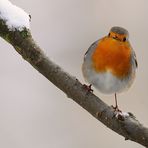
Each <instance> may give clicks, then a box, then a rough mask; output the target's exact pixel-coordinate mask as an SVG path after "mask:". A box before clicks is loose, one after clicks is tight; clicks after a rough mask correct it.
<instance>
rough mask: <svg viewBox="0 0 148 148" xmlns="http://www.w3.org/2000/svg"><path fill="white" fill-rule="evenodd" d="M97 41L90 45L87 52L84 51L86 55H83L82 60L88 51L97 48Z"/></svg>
mask: <svg viewBox="0 0 148 148" xmlns="http://www.w3.org/2000/svg"><path fill="white" fill-rule="evenodd" d="M98 41H99V40H97V41H95V42H94V43H92V44H91V45H90V47H89V48H88V50H87V51H86V53H85V55H84V59H85V57H86V56H87V54H88V53H89V52H90V51H92V50H93V49H95V48H96V46H97V44H98Z"/></svg>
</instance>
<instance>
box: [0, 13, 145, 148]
mask: <svg viewBox="0 0 148 148" xmlns="http://www.w3.org/2000/svg"><path fill="white" fill-rule="evenodd" d="M0 14H1V13H0ZM0 36H1V37H2V38H4V39H5V40H6V41H7V42H9V43H10V44H11V45H12V46H13V47H14V48H15V50H16V51H17V52H18V53H19V54H20V55H21V56H22V57H23V58H24V59H25V60H26V61H28V62H29V63H30V64H31V65H32V66H33V67H34V68H35V69H36V70H38V71H39V72H40V73H41V74H42V75H43V76H45V77H46V78H47V79H48V80H49V81H51V82H52V83H53V84H54V85H55V86H57V87H58V88H59V89H61V90H62V91H63V92H64V93H65V94H66V95H67V97H69V98H71V99H73V100H74V101H75V102H76V103H78V104H79V105H80V106H81V107H83V108H84V109H85V110H87V111H88V112H89V113H90V114H91V115H92V116H94V117H95V118H96V119H98V120H99V121H101V122H102V123H103V124H104V125H106V126H107V127H108V128H110V129H112V130H113V131H115V132H116V133H118V134H119V135H122V136H123V137H125V140H132V141H135V142H137V143H139V144H141V145H143V146H145V147H148V128H147V127H144V126H143V125H142V124H141V123H140V122H139V121H138V120H137V119H136V118H135V117H134V115H133V114H132V113H129V116H126V117H125V118H122V116H118V118H116V117H115V116H114V110H113V108H112V107H110V106H108V105H107V104H105V103H104V102H103V101H102V100H101V99H100V98H98V97H97V96H95V95H94V94H92V93H90V92H88V91H87V90H85V89H84V88H83V85H82V84H81V83H80V82H79V81H78V80H77V79H76V78H75V77H73V76H71V75H70V74H68V73H67V72H65V71H64V70H63V69H62V68H60V67H59V66H58V65H56V64H55V63H53V62H52V61H50V59H49V58H48V57H47V56H46V55H45V54H44V53H43V50H42V49H41V48H40V47H39V46H38V45H37V44H36V43H35V41H34V40H33V38H32V35H31V32H30V30H29V29H28V28H27V27H24V28H23V29H21V30H19V29H17V28H15V29H14V28H13V29H10V27H9V26H8V25H7V24H6V20H4V19H2V18H1V17H0Z"/></svg>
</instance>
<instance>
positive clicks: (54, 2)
mask: <svg viewBox="0 0 148 148" xmlns="http://www.w3.org/2000/svg"><path fill="white" fill-rule="evenodd" d="M11 2H13V3H14V4H16V5H17V6H20V7H22V8H23V9H24V10H25V11H27V12H28V13H29V14H31V16H32V21H31V30H32V34H33V36H34V39H35V40H36V42H37V43H38V44H39V45H40V46H41V47H42V48H43V49H44V51H45V53H46V54H47V55H48V56H49V57H50V59H52V60H53V61H55V62H56V63H57V64H59V65H60V66H62V67H63V68H64V69H65V70H66V71H67V72H69V73H71V74H72V75H74V76H76V77H77V78H78V79H80V80H81V82H82V83H84V79H83V77H82V74H81V64H82V61H83V55H84V53H85V52H86V50H87V48H88V47H89V45H90V44H91V43H92V42H93V41H95V40H97V39H99V38H100V37H102V36H104V35H106V34H108V31H109V29H110V28H111V27H112V26H115V25H118V26H122V27H125V28H126V29H127V30H128V31H129V33H130V42H131V44H132V46H133V48H134V50H135V52H136V54H137V59H138V63H139V68H138V71H137V77H136V81H135V83H134V84H133V86H132V88H131V89H130V90H129V91H128V92H126V93H123V94H120V95H119V96H118V100H119V105H120V108H121V109H122V110H123V111H130V112H132V113H134V114H135V115H136V117H137V118H138V119H139V120H140V121H141V122H142V123H143V124H145V125H148V117H147V113H148V108H147V106H148V99H147V91H148V89H147V88H148V78H147V76H148V67H147V63H148V58H147V56H148V51H147V50H148V37H147V36H148V27H147V26H148V20H147V19H148V18H147V14H148V1H147V0H124V1H123V0H37V1H36V0H11ZM0 51H1V54H0V147H2V148H10V147H11V148H49V147H52V148H83V147H85V148H99V147H103V148H104V147H110V148H116V147H117V148H118V147H120V148H125V147H126V148H141V147H142V146H140V145H138V144H136V143H134V142H131V141H125V140H124V139H123V137H121V136H119V135H117V134H116V133H114V132H112V131H111V130H110V129H108V128H106V127H105V126H104V125H103V124H102V123H100V122H98V121H97V120H96V119H95V118H93V117H92V116H91V115H90V114H89V113H88V112H86V111H85V110H84V109H82V108H81V107H80V106H79V105H77V104H76V103H75V102H73V101H72V100H71V99H68V98H67V97H66V95H65V94H64V93H63V92H61V91H60V90H58V89H57V88H56V87H55V86H54V85H52V84H51V83H50V82H48V81H47V80H46V78H44V77H43V76H42V75H41V74H39V73H38V72H37V71H36V70H35V69H33V68H32V67H31V65H29V64H28V63H27V62H26V61H24V60H23V59H22V58H21V56H20V55H18V54H17V53H16V51H15V50H14V49H13V47H12V46H11V45H9V44H8V43H6V42H5V41H4V40H3V39H1V38H0ZM94 93H95V94H96V95H98V96H100V97H102V99H103V100H104V101H105V102H106V103H108V104H109V105H111V104H114V100H113V98H114V97H113V95H111V96H106V95H103V94H100V93H99V92H97V91H96V90H95V92H94Z"/></svg>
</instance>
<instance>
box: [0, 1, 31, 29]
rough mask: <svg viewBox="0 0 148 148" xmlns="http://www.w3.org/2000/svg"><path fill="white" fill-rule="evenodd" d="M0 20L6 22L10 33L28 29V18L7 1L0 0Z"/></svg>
mask: <svg viewBox="0 0 148 148" xmlns="http://www.w3.org/2000/svg"><path fill="white" fill-rule="evenodd" d="M0 19H2V20H4V21H5V22H6V25H7V26H8V28H9V30H10V31H14V30H15V29H16V30H19V31H22V30H23V29H24V28H27V29H29V28H30V23H29V20H30V17H29V15H28V14H27V13H26V12H25V11H24V10H23V9H21V8H19V7H17V6H15V5H13V4H12V3H11V2H10V1H9V0H0Z"/></svg>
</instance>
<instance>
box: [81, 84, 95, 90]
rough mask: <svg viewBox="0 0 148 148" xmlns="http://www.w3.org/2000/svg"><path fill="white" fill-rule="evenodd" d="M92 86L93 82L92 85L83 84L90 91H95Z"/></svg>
mask: <svg viewBox="0 0 148 148" xmlns="http://www.w3.org/2000/svg"><path fill="white" fill-rule="evenodd" d="M91 86H92V84H90V85H86V84H83V87H84V89H86V90H87V91H88V92H93V89H92V88H91Z"/></svg>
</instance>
